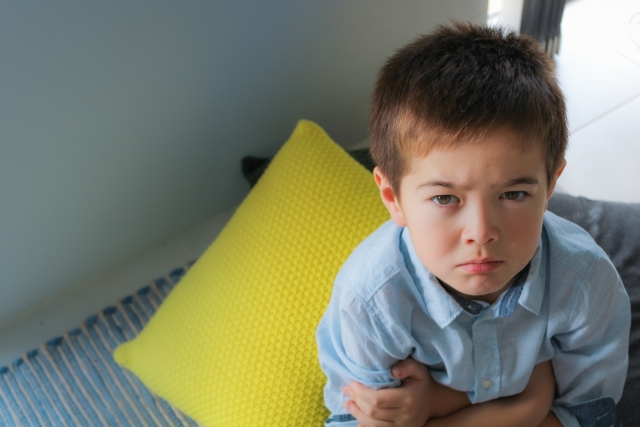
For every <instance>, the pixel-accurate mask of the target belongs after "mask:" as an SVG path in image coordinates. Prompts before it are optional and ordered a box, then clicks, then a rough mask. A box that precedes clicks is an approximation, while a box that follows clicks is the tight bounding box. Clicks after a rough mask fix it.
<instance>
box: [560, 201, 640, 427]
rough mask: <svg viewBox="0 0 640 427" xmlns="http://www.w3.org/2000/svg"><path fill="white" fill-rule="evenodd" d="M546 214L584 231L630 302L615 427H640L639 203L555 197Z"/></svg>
mask: <svg viewBox="0 0 640 427" xmlns="http://www.w3.org/2000/svg"><path fill="white" fill-rule="evenodd" d="M549 210H550V211H552V212H553V213H555V214H557V215H559V216H562V217H564V218H566V219H568V220H569V221H573V222H575V223H576V224H578V225H579V226H580V227H582V228H584V229H585V230H586V231H587V232H588V233H589V234H591V236H592V237H593V239H594V240H595V241H596V243H598V245H600V246H601V247H602V249H604V251H605V252H606V253H607V255H609V258H611V261H612V262H613V264H614V265H615V266H616V270H618V273H619V274H620V278H621V279H622V283H624V286H625V288H626V289H627V293H628V294H629V299H630V300H631V336H630V339H629V371H628V372H627V381H626V383H625V385H624V391H623V393H622V399H621V400H620V402H619V403H618V406H617V410H618V417H617V421H616V426H640V411H638V402H640V203H616V202H604V201H598V200H589V199H585V198H584V197H573V196H569V195H566V194H560V193H556V194H554V195H553V196H551V199H550V200H549Z"/></svg>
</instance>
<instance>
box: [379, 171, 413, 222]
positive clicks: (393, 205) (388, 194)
mask: <svg viewBox="0 0 640 427" xmlns="http://www.w3.org/2000/svg"><path fill="white" fill-rule="evenodd" d="M373 178H374V179H375V180H376V184H378V189H380V197H381V198H382V203H384V205H385V206H386V207H387V210H388V211H389V214H390V215H391V219H392V220H393V222H395V223H396V224H397V225H398V226H400V227H404V226H406V225H407V222H406V221H405V218H404V215H403V213H402V208H401V207H400V200H399V199H398V197H397V196H396V193H395V191H393V188H391V184H390V183H389V180H388V179H387V177H386V176H384V174H383V173H382V171H381V170H380V168H379V167H378V166H376V167H375V168H374V169H373Z"/></svg>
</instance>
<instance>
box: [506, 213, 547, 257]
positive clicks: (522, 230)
mask: <svg viewBox="0 0 640 427" xmlns="http://www.w3.org/2000/svg"><path fill="white" fill-rule="evenodd" d="M541 232H542V215H540V214H539V213H537V212H535V211H534V212H527V213H523V214H521V215H519V216H517V217H515V218H512V219H511V220H510V221H508V222H507V223H506V224H505V226H504V227H503V233H504V237H505V238H506V240H507V242H508V244H507V246H508V247H509V248H510V251H512V253H514V254H515V253H518V254H521V256H522V257H524V258H527V257H528V256H530V255H531V256H532V255H533V252H535V249H536V247H537V246H538V242H539V241H540V234H541Z"/></svg>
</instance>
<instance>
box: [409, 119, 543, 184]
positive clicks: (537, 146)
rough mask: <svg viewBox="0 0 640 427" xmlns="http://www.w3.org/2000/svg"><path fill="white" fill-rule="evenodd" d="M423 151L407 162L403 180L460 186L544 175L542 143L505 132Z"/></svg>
mask: <svg viewBox="0 0 640 427" xmlns="http://www.w3.org/2000/svg"><path fill="white" fill-rule="evenodd" d="M425 151H426V153H423V154H422V155H420V154H416V155H414V156H412V157H411V158H410V159H408V160H409V161H408V162H407V163H408V164H407V166H408V168H407V173H406V174H405V177H409V176H413V175H419V176H422V177H425V176H429V177H433V178H435V179H444V178H447V179H448V180H457V181H459V183H460V185H463V184H464V182H466V181H483V182H488V181H492V180H494V181H495V180H504V179H512V178H514V177H516V175H536V176H537V175H544V174H545V172H546V169H545V149H544V144H543V143H542V141H540V140H536V139H531V138H527V137H525V136H522V135H521V134H519V133H517V132H513V131H510V130H508V129H500V130H496V131H492V132H488V133H486V134H484V135H482V136H480V137H477V138H474V139H469V140H464V139H462V140H458V141H455V142H452V143H448V144H431V145H430V146H429V149H428V150H425ZM403 181H404V179H403Z"/></svg>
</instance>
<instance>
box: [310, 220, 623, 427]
mask: <svg viewBox="0 0 640 427" xmlns="http://www.w3.org/2000/svg"><path fill="white" fill-rule="evenodd" d="M630 323H631V309H630V304H629V297H628V296H627V293H626V291H625V289H624V286H623V285H622V281H621V280H620V276H619V275H618V273H617V271H616V269H615V267H614V266H613V264H612V263H611V261H610V260H609V258H608V257H607V255H606V254H605V253H604V251H603V250H602V249H601V248H600V247H599V246H597V245H596V243H595V242H594V241H593V239H592V238H591V236H589V234H588V233H587V232H586V231H584V230H583V229H581V228H580V227H578V226H577V225H575V224H573V223H571V222H569V221H567V220H564V219H562V218H560V217H558V216H556V215H554V214H553V213H550V212H547V213H545V216H544V225H543V231H542V236H541V238H540V242H539V244H538V248H537V250H536V252H535V255H534V256H533V258H532V259H531V262H530V263H529V266H528V272H527V271H526V270H525V271H523V272H522V274H521V280H516V281H515V282H514V284H513V285H512V286H511V287H510V288H509V289H508V290H506V291H505V292H504V293H503V294H502V295H501V296H500V297H499V298H498V300H497V301H496V302H495V303H493V304H491V305H489V304H486V303H484V302H479V301H472V300H466V299H464V298H461V297H454V296H452V295H450V294H449V293H447V291H446V290H445V289H444V288H443V287H442V286H441V285H440V283H439V282H438V280H437V278H436V277H435V276H434V275H433V274H431V273H430V272H429V271H428V270H427V269H426V268H425V267H424V266H423V264H422V263H421V262H420V260H419V259H418V256H417V255H416V253H415V250H414V248H413V245H412V243H411V238H410V236H409V233H408V230H406V229H404V228H401V227H398V226H397V225H395V224H394V223H393V222H392V221H389V222H386V223H385V224H383V225H382V226H381V227H380V228H378V230H376V231H375V232H374V233H373V234H371V235H370V236H369V237H368V238H367V239H365V240H364V241H363V242H362V243H361V244H360V245H359V246H358V247H357V248H356V249H355V250H354V252H353V253H352V254H351V255H350V257H349V258H348V260H347V261H346V262H345V264H344V266H343V267H342V269H341V270H340V272H339V273H338V275H337V277H336V280H335V283H334V288H333V293H332V296H331V301H330V303H329V306H328V307H327V311H326V312H325V314H324V316H323V318H322V320H321V321H320V324H319V326H318V330H317V333H316V339H317V342H318V347H319V354H320V365H321V367H322V370H323V371H324V373H325V374H326V376H327V384H326V386H325V390H324V398H325V404H326V406H327V408H328V409H329V410H330V412H331V416H330V417H329V419H328V420H327V422H326V424H325V425H326V426H335V427H337V426H340V427H347V426H348V427H355V426H357V424H358V423H357V421H355V419H354V418H353V417H352V416H351V415H350V414H349V413H348V412H347V411H346V409H344V406H343V403H344V401H345V400H346V398H345V396H344V395H343V394H342V389H343V387H344V386H345V385H347V384H349V383H350V382H351V381H358V382H360V383H362V384H364V385H366V386H368V387H370V388H375V389H380V388H384V387H397V386H399V385H400V383H399V381H398V380H396V379H394V378H393V377H392V375H391V373H390V368H391V366H392V365H393V364H394V363H396V362H398V361H400V360H404V359H406V358H408V357H412V358H414V359H415V360H417V361H419V362H422V363H424V364H426V365H427V366H428V367H429V370H430V372H431V376H432V377H433V378H434V380H436V381H437V382H439V383H441V384H443V385H445V386H448V387H450V388H453V389H456V390H460V391H465V392H467V394H468V396H469V399H470V400H471V402H472V403H480V402H486V401H488V400H492V399H497V398H499V397H504V396H511V395H515V394H518V393H520V392H521V391H523V390H524V388H525V386H526V385H527V383H528V382H529V377H530V375H531V372H532V370H533V367H534V366H535V365H536V364H538V363H541V362H544V361H547V360H552V364H553V368H554V371H555V377H556V383H557V396H556V399H555V401H554V404H553V407H552V409H553V411H554V412H555V413H556V415H557V416H558V418H559V419H560V421H561V422H562V423H563V425H564V426H567V427H569V426H572V427H578V426H582V427H584V426H592V427H604V426H612V425H613V424H614V423H615V403H616V402H618V401H619V400H620V397H621V395H622V389H623V386H624V381H625V377H626V373H627V365H628V348H629V329H630Z"/></svg>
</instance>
